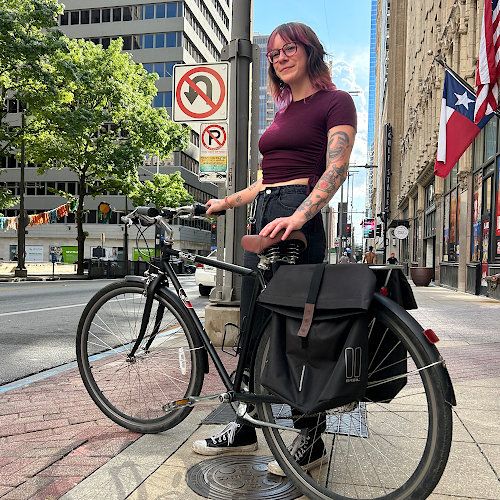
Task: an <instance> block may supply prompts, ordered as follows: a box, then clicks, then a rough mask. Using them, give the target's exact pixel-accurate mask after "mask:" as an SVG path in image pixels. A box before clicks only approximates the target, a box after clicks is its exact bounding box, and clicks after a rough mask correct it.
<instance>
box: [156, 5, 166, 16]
mask: <svg viewBox="0 0 500 500" xmlns="http://www.w3.org/2000/svg"><path fill="white" fill-rule="evenodd" d="M156 17H157V18H158V19H163V18H164V17H165V4H164V3H159V4H157V5H156Z"/></svg>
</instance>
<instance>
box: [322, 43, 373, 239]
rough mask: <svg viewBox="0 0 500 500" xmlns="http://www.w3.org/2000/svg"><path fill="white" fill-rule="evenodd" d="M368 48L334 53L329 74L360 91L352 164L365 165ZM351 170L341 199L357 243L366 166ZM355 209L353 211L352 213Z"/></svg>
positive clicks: (343, 86)
mask: <svg viewBox="0 0 500 500" xmlns="http://www.w3.org/2000/svg"><path fill="white" fill-rule="evenodd" d="M369 61H370V57H369V50H368V49H366V50H363V51H359V52H354V53H352V54H351V53H350V54H335V55H334V56H333V57H332V78H333V81H334V82H335V84H336V85H337V87H338V88H340V89H343V90H346V91H352V90H357V91H359V95H357V96H353V99H354V103H355V105H356V111H357V115H358V130H357V134H356V141H355V143H354V149H353V151H352V154H351V164H352V165H365V164H366V160H367V135H368V81H369V67H370V62H369ZM351 170H352V171H354V170H358V172H355V173H354V172H353V175H352V176H351V177H350V183H352V184H350V186H349V193H348V194H347V181H346V182H345V184H344V199H343V201H344V202H346V201H348V203H349V206H348V212H349V213H350V214H351V221H352V226H353V228H354V235H355V239H356V242H357V243H361V234H362V231H361V226H360V223H361V221H362V219H363V218H364V217H363V213H355V212H364V210H365V199H366V170H365V169H355V168H353V167H351ZM339 202H340V192H338V193H337V194H336V195H335V196H334V198H333V200H332V201H331V202H330V205H333V206H334V207H337V206H338V203H339ZM353 212H354V213H353Z"/></svg>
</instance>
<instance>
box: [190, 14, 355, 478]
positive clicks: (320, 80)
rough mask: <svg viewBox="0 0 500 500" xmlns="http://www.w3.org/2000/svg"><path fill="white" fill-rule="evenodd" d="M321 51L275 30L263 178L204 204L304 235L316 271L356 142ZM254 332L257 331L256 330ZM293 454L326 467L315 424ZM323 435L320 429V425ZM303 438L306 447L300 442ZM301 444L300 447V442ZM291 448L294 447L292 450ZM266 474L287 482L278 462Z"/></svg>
mask: <svg viewBox="0 0 500 500" xmlns="http://www.w3.org/2000/svg"><path fill="white" fill-rule="evenodd" d="M324 56H325V51H324V49H323V46H322V45H321V43H320V41H319V40H318V37H317V35H316V34H315V33H314V31H313V30H312V29H311V28H309V27H308V26H306V25H304V24H302V23H297V22H293V23H287V24H282V25H280V26H278V27H277V28H276V29H275V30H274V31H273V32H272V33H271V35H270V37H269V40H268V45H267V59H268V61H269V66H268V73H269V81H270V91H271V94H272V95H273V97H274V98H275V101H276V102H277V104H278V107H279V111H278V112H277V113H276V116H275V118H274V121H273V123H272V124H271V125H270V126H269V127H268V129H267V130H266V131H265V132H264V134H263V135H262V137H261V138H260V141H259V149H260V152H261V154H262V157H263V159H262V174H263V175H262V178H261V179H259V180H258V181H257V182H255V183H254V184H252V185H251V186H249V187H248V188H246V189H243V190H241V191H239V192H237V193H234V194H232V195H230V196H226V197H225V198H224V199H211V200H209V201H208V202H207V206H208V207H209V208H208V210H207V214H211V213H216V212H218V211H221V210H227V209H230V208H235V207H240V206H243V205H247V204H249V203H252V202H253V203H254V205H253V208H254V210H252V213H254V214H255V215H254V218H253V221H252V222H253V229H252V232H253V233H254V234H260V235H261V236H270V237H272V238H274V237H276V236H279V235H281V240H285V239H287V237H288V236H289V235H290V233H291V232H292V231H294V230H299V229H300V230H302V231H303V233H304V234H305V236H306V238H307V243H308V245H307V249H306V250H305V251H304V252H303V253H302V254H301V257H300V260H299V263H320V262H323V260H324V258H325V250H326V238H325V231H324V228H323V222H322V217H321V213H320V211H321V209H322V208H323V207H324V206H325V205H327V204H328V202H329V200H330V199H331V198H332V197H333V195H334V194H335V193H336V192H337V190H338V189H339V187H340V186H341V184H342V183H343V182H344V180H345V179H346V177H347V171H348V167H349V158H350V155H351V151H352V148H353V144H354V138H355V134H356V109H355V107H354V102H353V100H352V98H351V96H350V95H349V94H348V93H347V92H344V91H341V90H337V89H336V87H335V85H334V84H333V83H332V80H331V76H330V72H329V69H328V66H327V65H326V63H325V61H324ZM257 264H258V257H257V255H255V254H252V253H248V252H246V253H245V256H244V265H245V266H246V267H251V268H253V269H256V267H257ZM252 289H253V279H252V278H248V277H243V278H242V289H241V307H240V322H241V323H242V324H243V321H244V318H245V316H246V314H247V311H248V307H249V300H250V298H251V294H252ZM254 331H256V332H258V331H259V329H258V328H255V329H254ZM300 423H301V424H302V426H301V428H302V429H304V430H303V432H302V433H301V434H300V435H298V438H297V439H299V441H297V443H295V442H294V443H295V445H296V446H295V448H293V449H294V453H295V454H296V456H297V458H298V457H302V458H301V460H299V463H300V464H301V465H302V466H303V467H304V468H305V469H307V470H309V469H311V468H313V467H315V466H316V465H320V464H321V463H323V460H324V444H323V442H322V440H318V441H317V443H318V444H317V445H315V447H314V450H313V451H314V452H313V453H309V452H307V453H306V452H305V444H302V445H301V446H299V445H300V444H301V443H306V442H308V441H309V440H310V437H311V436H312V434H313V431H312V428H313V427H314V426H316V425H317V423H318V421H317V418H314V421H311V417H309V420H307V419H306V418H301V419H300ZM322 424H323V427H325V422H324V421H323V423H322ZM320 432H321V431H320ZM303 434H305V435H306V439H302V438H303ZM300 439H302V441H300ZM257 446H258V444H257V435H256V432H255V429H254V428H253V427H250V426H248V425H245V424H244V423H242V421H241V422H240V421H238V420H237V421H236V422H231V423H230V424H229V425H228V426H226V428H225V429H223V430H222V431H221V432H219V433H217V434H215V435H214V436H212V437H209V438H207V439H202V440H199V441H195V442H194V443H193V449H194V451H195V452H197V453H200V454H202V455H218V454H221V453H226V452H234V451H249V450H256V449H257ZM292 446H293V444H292ZM268 471H269V472H272V473H274V474H279V475H284V473H283V471H282V470H281V468H280V467H279V465H278V464H277V463H276V462H271V463H270V464H269V465H268Z"/></svg>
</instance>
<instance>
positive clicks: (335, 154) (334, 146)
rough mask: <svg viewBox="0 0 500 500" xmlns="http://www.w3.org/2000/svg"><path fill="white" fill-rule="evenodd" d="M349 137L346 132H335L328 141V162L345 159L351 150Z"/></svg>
mask: <svg viewBox="0 0 500 500" xmlns="http://www.w3.org/2000/svg"><path fill="white" fill-rule="evenodd" d="M349 146H350V144H349V135H348V134H346V133H345V132H335V133H334V134H332V135H331V137H329V139H328V145H327V152H328V162H332V161H337V160H339V159H341V158H343V157H344V156H345V154H346V152H347V151H348V149H349Z"/></svg>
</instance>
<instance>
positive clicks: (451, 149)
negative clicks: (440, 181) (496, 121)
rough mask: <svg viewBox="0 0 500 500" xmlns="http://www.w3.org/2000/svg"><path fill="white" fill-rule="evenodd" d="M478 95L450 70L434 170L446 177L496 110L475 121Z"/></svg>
mask: <svg viewBox="0 0 500 500" xmlns="http://www.w3.org/2000/svg"><path fill="white" fill-rule="evenodd" d="M475 103H476V96H475V95H474V94H473V92H471V91H470V90H469V89H468V88H467V87H466V86H465V85H464V84H463V83H462V82H461V81H460V80H459V79H458V78H456V77H455V76H454V75H453V73H452V72H451V71H450V70H448V69H447V70H446V72H445V77H444V89H443V99H442V101H441V118H440V121H439V139H438V150H437V158H436V163H435V164H434V173H435V174H436V175H438V176H439V177H446V176H447V175H448V174H449V173H450V171H451V169H452V168H453V167H454V166H455V164H456V163H457V161H458V160H459V158H460V157H461V156H462V155H463V154H464V152H465V150H466V149H467V148H468V147H469V146H470V145H471V144H472V141H473V140H474V138H475V137H476V135H477V134H479V132H480V131H481V129H482V128H483V127H484V126H485V125H486V123H488V120H489V119H490V118H491V117H492V116H493V113H492V114H490V115H486V116H485V117H484V118H483V119H482V120H481V121H480V122H479V123H478V124H476V123H474V105H475Z"/></svg>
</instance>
